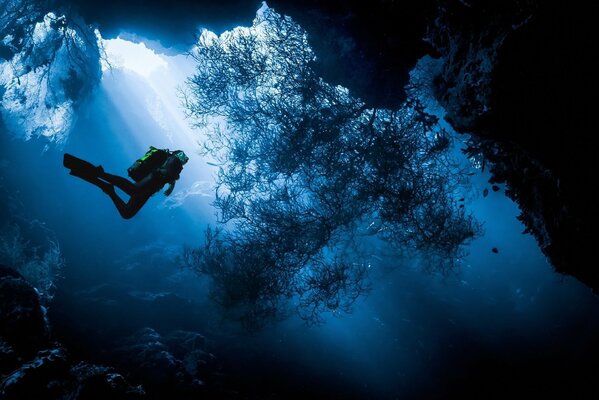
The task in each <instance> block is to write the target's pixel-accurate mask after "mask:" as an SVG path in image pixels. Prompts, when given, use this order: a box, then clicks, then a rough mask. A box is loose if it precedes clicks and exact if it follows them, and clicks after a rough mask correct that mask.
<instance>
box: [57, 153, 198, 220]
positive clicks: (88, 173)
mask: <svg viewBox="0 0 599 400" xmlns="http://www.w3.org/2000/svg"><path fill="white" fill-rule="evenodd" d="M188 160H189V158H188V157H187V156H186V155H185V153H184V152H183V151H181V150H176V151H172V152H171V151H169V150H168V149H157V148H155V147H152V146H150V150H148V152H147V153H146V154H145V155H144V156H143V157H141V158H140V159H138V160H137V161H135V163H133V165H132V166H131V167H129V168H128V169H127V172H128V174H129V176H130V177H131V178H132V179H133V180H134V181H135V183H133V182H131V181H130V180H128V179H126V178H123V177H122V176H118V175H112V174H109V173H106V172H104V168H102V166H97V167H96V166H94V165H92V164H90V163H88V162H87V161H84V160H82V159H80V158H77V157H75V156H73V155H71V154H68V153H65V155H64V159H63V165H64V166H65V167H66V168H68V169H70V170H71V172H70V174H71V175H73V176H77V177H79V178H81V179H83V180H86V181H87V182H89V183H92V184H94V185H96V186H98V187H99V188H100V189H102V191H103V192H104V193H106V194H107V195H108V196H110V198H111V199H112V201H113V202H114V205H115V206H116V208H117V210H118V211H119V213H120V214H121V216H122V217H123V218H125V219H130V218H131V217H133V216H134V215H135V214H137V212H138V211H139V210H140V209H141V208H142V207H143V205H144V204H145V203H146V202H147V201H148V199H149V198H150V197H151V196H152V195H154V194H155V193H157V192H159V191H160V190H161V189H162V188H163V186H164V185H166V184H167V183H168V184H169V187H168V188H167V189H166V190H165V191H164V194H165V195H166V196H168V195H170V194H171V193H172V191H173V189H174V188H175V181H176V180H177V179H179V174H180V173H181V171H182V170H183V166H184V165H185V163H187V161H188ZM115 186H116V187H117V188H119V189H121V190H122V191H123V192H125V193H126V194H127V195H129V196H130V198H129V201H128V202H126V203H125V202H124V201H123V199H121V198H120V197H119V195H118V194H116V192H115V190H114V187H115Z"/></svg>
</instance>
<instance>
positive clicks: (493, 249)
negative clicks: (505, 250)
mask: <svg viewBox="0 0 599 400" xmlns="http://www.w3.org/2000/svg"><path fill="white" fill-rule="evenodd" d="M491 251H492V252H493V253H495V254H498V253H499V249H498V248H497V247H493V248H492V249H491Z"/></svg>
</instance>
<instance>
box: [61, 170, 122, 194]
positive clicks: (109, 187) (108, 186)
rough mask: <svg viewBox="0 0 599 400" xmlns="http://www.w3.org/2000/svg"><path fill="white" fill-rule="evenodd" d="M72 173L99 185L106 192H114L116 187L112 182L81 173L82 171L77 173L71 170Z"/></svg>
mask: <svg viewBox="0 0 599 400" xmlns="http://www.w3.org/2000/svg"><path fill="white" fill-rule="evenodd" d="M70 175H73V176H76V177H78V178H81V179H83V180H84V181H87V182H89V183H91V184H92V185H95V186H97V187H99V188H100V189H102V191H103V192H104V193H108V192H110V191H112V192H114V187H113V186H112V185H111V184H110V183H107V182H104V181H103V180H100V179H98V178H97V177H95V176H92V175H87V174H80V173H77V172H76V171H71V172H70Z"/></svg>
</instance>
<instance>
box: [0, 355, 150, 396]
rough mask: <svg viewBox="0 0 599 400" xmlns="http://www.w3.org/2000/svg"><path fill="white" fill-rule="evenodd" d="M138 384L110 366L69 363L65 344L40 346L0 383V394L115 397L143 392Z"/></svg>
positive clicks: (140, 394)
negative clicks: (63, 346) (30, 357)
mask: <svg viewBox="0 0 599 400" xmlns="http://www.w3.org/2000/svg"><path fill="white" fill-rule="evenodd" d="M143 394H144V391H143V389H142V388H141V386H131V385H129V384H128V383H127V381H126V380H125V378H123V376H122V375H120V374H118V373H115V372H114V371H113V370H112V369H111V368H107V367H102V366H98V365H93V364H88V363H84V362H79V363H77V364H76V365H75V366H72V362H71V361H70V360H69V357H68V355H67V352H66V350H65V349H64V348H61V347H57V348H54V349H49V350H42V351H40V352H39V353H38V355H37V357H36V358H35V359H33V360H32V361H30V362H27V363H25V364H23V365H21V366H20V368H18V369H16V370H15V371H13V372H12V373H11V374H9V375H8V376H6V377H5V378H4V379H3V380H2V382H1V383H0V397H1V398H2V399H5V400H11V399H15V400H17V399H19V400H20V399H73V400H75V399H76V400H94V399H98V400H99V399H115V400H129V399H131V400H133V399H139V398H141V397H142V396H143Z"/></svg>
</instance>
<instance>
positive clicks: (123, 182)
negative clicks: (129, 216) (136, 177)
mask: <svg viewBox="0 0 599 400" xmlns="http://www.w3.org/2000/svg"><path fill="white" fill-rule="evenodd" d="M98 177H99V178H101V179H104V180H105V181H106V182H108V183H111V184H113V185H115V186H116V187H118V188H119V189H121V190H122V191H123V192H125V193H127V194H128V195H129V196H133V195H134V194H135V193H137V192H139V187H138V185H136V184H134V183H133V182H131V181H130V180H129V179H127V178H123V177H122V176H118V175H112V174H109V173H107V172H103V171H102V173H101V174H98Z"/></svg>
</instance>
